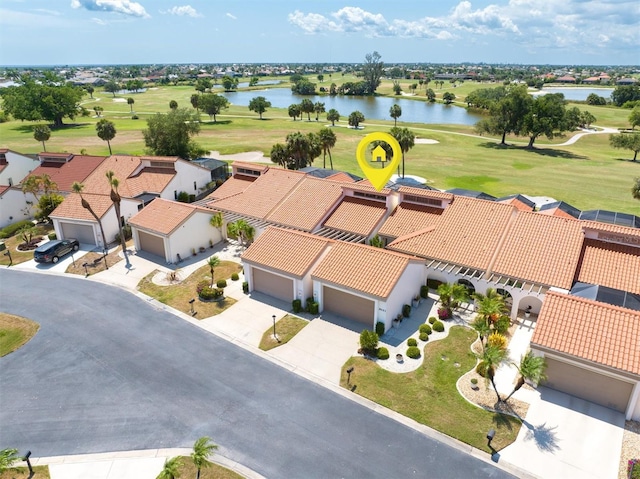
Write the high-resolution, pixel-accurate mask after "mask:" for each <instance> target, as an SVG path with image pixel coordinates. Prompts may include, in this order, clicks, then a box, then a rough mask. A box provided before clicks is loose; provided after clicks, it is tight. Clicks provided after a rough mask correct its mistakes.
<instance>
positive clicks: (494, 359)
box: [476, 345, 507, 402]
mask: <svg viewBox="0 0 640 479" xmlns="http://www.w3.org/2000/svg"><path fill="white" fill-rule="evenodd" d="M506 358H507V351H506V350H504V349H501V348H498V347H496V346H492V345H487V346H486V347H485V348H484V349H483V350H482V354H481V355H479V356H478V359H480V363H479V364H478V366H477V367H476V371H478V373H479V374H480V375H481V376H483V377H484V378H485V379H486V380H487V381H491V385H492V386H493V390H494V391H495V392H496V396H498V402H503V400H502V398H501V397H500V393H499V392H498V388H497V387H496V383H495V380H494V378H495V375H496V370H497V369H498V368H499V367H500V365H501V364H502V363H503V362H504V361H505V360H506Z"/></svg>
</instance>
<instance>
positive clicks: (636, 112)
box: [629, 105, 640, 130]
mask: <svg viewBox="0 0 640 479" xmlns="http://www.w3.org/2000/svg"><path fill="white" fill-rule="evenodd" d="M629 123H631V129H633V130H635V129H636V126H640V105H637V106H635V107H634V108H633V110H631V114H630V115H629Z"/></svg>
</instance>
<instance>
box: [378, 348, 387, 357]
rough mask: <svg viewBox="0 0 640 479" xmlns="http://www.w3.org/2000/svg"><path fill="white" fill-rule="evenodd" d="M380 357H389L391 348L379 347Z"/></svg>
mask: <svg viewBox="0 0 640 479" xmlns="http://www.w3.org/2000/svg"><path fill="white" fill-rule="evenodd" d="M378 359H389V350H388V349H387V348H384V347H382V348H379V349H378Z"/></svg>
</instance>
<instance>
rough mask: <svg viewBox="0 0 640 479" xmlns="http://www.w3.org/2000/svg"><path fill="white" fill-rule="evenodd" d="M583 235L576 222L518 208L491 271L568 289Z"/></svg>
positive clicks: (571, 282) (578, 256) (578, 257)
mask: <svg viewBox="0 0 640 479" xmlns="http://www.w3.org/2000/svg"><path fill="white" fill-rule="evenodd" d="M583 239H584V235H583V233H582V226H581V225H580V221H578V220H576V219H575V218H571V219H565V218H558V217H555V216H547V215H540V214H538V213H534V212H529V211H520V212H518V215H517V216H516V218H515V219H514V221H513V222H512V223H511V227H510V228H509V230H508V232H507V235H506V237H505V239H504V243H503V244H502V246H501V248H500V250H499V251H498V254H497V256H496V260H495V262H494V264H493V267H492V268H491V270H492V271H493V272H494V273H501V274H504V275H508V276H512V277H514V278H518V279H524V280H528V281H533V282H536V283H541V284H545V285H549V286H557V287H560V288H564V289H571V285H572V284H573V277H574V274H575V269H576V265H577V264H578V260H579V259H580V249H581V247H582V241H583Z"/></svg>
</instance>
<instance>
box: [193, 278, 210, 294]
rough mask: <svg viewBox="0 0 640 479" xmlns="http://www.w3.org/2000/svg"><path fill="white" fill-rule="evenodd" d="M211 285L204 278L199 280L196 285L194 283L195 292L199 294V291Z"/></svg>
mask: <svg viewBox="0 0 640 479" xmlns="http://www.w3.org/2000/svg"><path fill="white" fill-rule="evenodd" d="M210 287H211V286H210V285H209V281H207V280H206V279H203V280H202V281H200V282H199V283H198V284H197V285H196V292H197V293H198V294H200V292H201V291H202V290H203V289H205V288H210Z"/></svg>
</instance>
